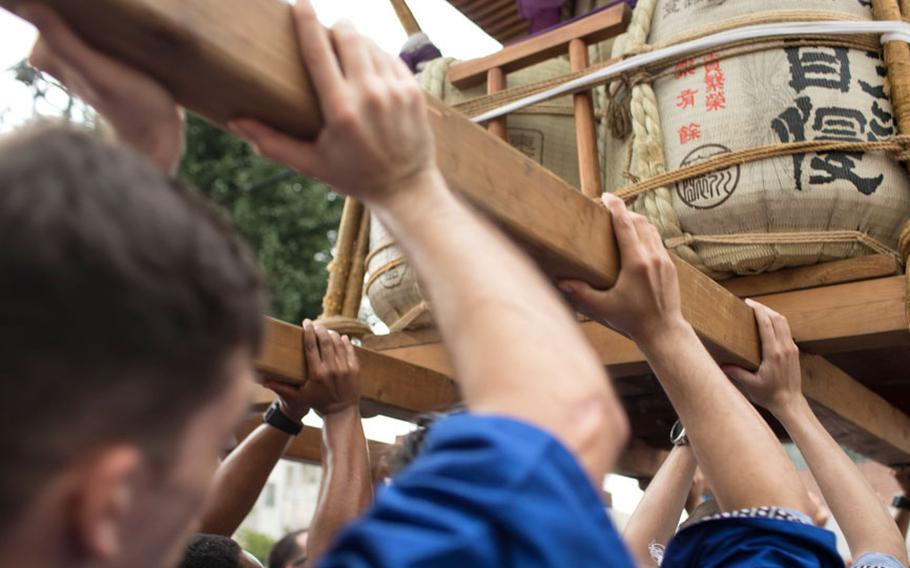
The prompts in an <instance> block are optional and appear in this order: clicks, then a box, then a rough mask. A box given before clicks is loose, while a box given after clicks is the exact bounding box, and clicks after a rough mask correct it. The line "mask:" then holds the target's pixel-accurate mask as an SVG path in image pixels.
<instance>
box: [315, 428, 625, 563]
mask: <svg viewBox="0 0 910 568" xmlns="http://www.w3.org/2000/svg"><path fill="white" fill-rule="evenodd" d="M341 566H344V567H346V568H355V567H361V566H371V567H386V566H388V567H393V566H394V567H396V568H411V567H417V566H426V567H433V568H449V567H451V568H481V567H484V566H490V567H494V566H495V567H500V566H506V567H507V566H521V567H528V568H531V567H536V566H540V567H548V568H559V567H566V568H583V567H588V566H609V567H611V568H624V567H629V568H631V567H633V566H634V564H633V562H632V559H631V557H630V556H629V554H628V552H626V549H625V547H624V546H623V544H622V542H621V540H620V538H619V535H618V534H617V533H616V530H615V529H614V528H613V525H612V523H611V522H610V520H609V518H608V517H607V514H606V511H605V510H604V507H603V504H602V500H601V498H600V495H599V494H598V493H597V492H596V491H595V489H594V486H593V485H592V483H591V480H590V479H589V478H588V476H587V474H586V473H585V472H584V471H583V470H582V469H581V467H580V466H579V464H578V461H577V460H576V459H575V457H574V456H573V455H572V454H571V453H569V451H568V450H566V448H565V447H563V446H562V444H560V443H559V442H558V441H557V440H556V439H555V438H554V437H553V436H551V435H549V434H547V433H545V432H543V431H541V430H540V429H538V428H535V427H533V426H530V425H528V424H524V423H522V422H518V421H516V420H513V419H509V418H501V417H493V416H479V415H472V414H460V415H456V416H452V417H450V418H446V419H444V420H442V421H440V422H439V423H437V424H435V425H434V426H433V427H432V428H431V429H430V432H429V434H428V436H427V440H426V445H425V447H424V449H423V451H422V453H421V455H420V457H419V458H418V459H417V460H415V462H414V463H413V464H411V466H410V467H409V468H407V469H406V470H405V471H403V472H402V473H401V474H400V475H398V477H396V478H395V480H394V482H393V483H392V485H390V486H389V487H386V488H385V489H383V490H382V491H381V492H380V493H379V495H378V496H377V498H376V502H375V504H374V505H373V507H372V508H371V509H370V510H369V511H368V512H367V514H366V516H365V517H364V518H363V519H361V520H359V521H357V522H356V523H354V524H353V525H351V526H350V527H348V528H347V529H345V530H344V531H343V532H342V533H341V535H340V536H339V538H338V540H337V542H336V543H335V546H334V547H333V549H332V551H331V552H330V553H329V554H328V555H327V557H326V558H325V559H324V560H323V561H322V563H321V567H322V568H335V567H341Z"/></svg>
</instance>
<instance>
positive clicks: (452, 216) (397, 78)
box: [234, 1, 627, 483]
mask: <svg viewBox="0 0 910 568" xmlns="http://www.w3.org/2000/svg"><path fill="white" fill-rule="evenodd" d="M294 13H295V17H296V22H297V28H298V34H299V37H300V43H301V53H302V54H303V58H304V60H305V62H306V64H307V67H308V69H309V71H310V74H311V76H312V78H313V82H314V84H315V86H316V89H317V90H318V92H319V94H320V100H321V104H322V109H323V114H324V117H325V123H326V126H325V128H324V130H323V131H322V133H321V134H320V136H319V138H318V139H317V140H316V141H315V142H313V143H310V142H300V141H296V140H292V139H289V138H288V137H286V136H284V135H282V134H280V133H278V132H275V131H273V130H271V129H269V128H267V127H265V126H263V125H260V124H257V123H253V122H248V121H237V122H236V123H235V125H234V126H235V127H236V131H237V132H238V133H240V134H241V135H243V136H245V137H246V138H248V139H250V140H251V141H252V142H253V144H254V145H255V146H257V147H258V148H259V150H260V151H261V153H262V154H263V155H265V156H268V157H271V158H273V159H275V160H278V161H281V162H284V163H286V164H288V165H291V166H293V167H295V168H296V169H298V170H299V171H301V172H302V173H304V174H306V175H310V176H314V177H318V178H320V179H322V180H323V181H325V182H327V183H329V184H330V185H332V186H333V187H335V188H337V189H338V190H339V191H342V192H344V193H347V194H349V195H353V196H354V197H357V198H358V199H360V200H362V201H363V202H365V203H366V204H367V205H368V206H369V207H370V209H371V210H372V211H373V212H374V213H375V214H376V215H377V216H378V217H379V219H380V220H381V221H382V222H383V223H384V224H385V225H386V226H387V227H388V229H389V230H390V232H391V233H392V234H393V235H394V236H395V238H396V239H397V242H398V243H399V244H400V245H401V246H402V248H403V249H404V250H405V253H406V254H407V257H408V260H409V262H410V263H411V264H412V266H413V267H414V268H415V269H416V270H417V272H418V274H419V275H420V277H421V281H422V283H423V284H424V290H425V291H427V292H428V295H429V296H430V298H431V300H432V304H433V311H434V315H435V318H436V322H437V324H438V327H439V329H440V331H441V333H442V336H443V338H444V340H445V342H446V344H447V346H448V348H449V351H450V353H451V355H452V359H453V365H454V368H455V374H456V376H457V378H458V382H459V384H460V386H461V390H462V394H463V396H464V400H465V401H466V404H467V406H468V408H470V409H471V410H473V411H476V412H484V413H496V414H502V415H507V416H511V417H515V418H519V419H522V420H524V421H526V422H529V423H532V424H536V425H537V426H539V427H541V428H543V429H544V430H547V431H549V432H551V433H553V434H554V435H556V437H558V438H559V439H561V440H562V442H563V443H565V444H566V445H567V446H568V447H569V448H570V449H571V450H572V451H573V452H574V453H575V454H576V455H577V456H578V457H579V458H580V461H581V463H582V464H583V466H584V467H585V468H586V470H587V472H588V474H589V475H590V476H591V479H592V480H596V481H595V483H599V482H600V479H601V478H602V476H603V475H604V474H605V473H606V472H607V471H608V469H609V467H610V466H611V465H612V463H613V462H614V460H615V457H616V456H617V454H618V452H619V450H620V448H621V447H622V445H623V443H624V441H625V437H626V431H627V423H626V421H625V418H624V416H623V414H622V410H621V407H620V405H619V403H618V401H617V399H616V397H615V395H614V393H613V392H612V390H611V387H610V386H609V383H608V381H607V376H606V373H605V371H604V369H603V367H602V366H601V365H600V363H599V362H598V359H597V357H596V356H595V354H594V352H593V350H592V349H591V347H590V346H589V345H588V344H587V342H586V341H585V339H584V337H583V335H582V334H581V332H580V330H579V329H578V326H577V325H576V323H575V320H574V318H573V317H572V315H571V313H570V312H569V311H568V310H567V309H566V307H565V306H564V305H563V304H562V302H560V300H559V298H558V296H557V295H556V293H555V291H554V290H553V289H552V288H551V286H550V285H549V284H548V283H547V281H546V280H545V279H544V277H543V276H542V274H541V273H540V272H539V271H538V269H537V268H536V267H535V266H534V265H533V264H532V263H531V262H530V260H529V259H528V258H527V257H526V256H525V255H524V254H523V253H522V252H521V251H519V250H518V249H517V248H516V247H515V246H514V245H513V244H512V243H511V242H509V241H508V240H507V239H506V238H505V237H503V236H502V235H501V234H500V233H499V232H498V231H496V230H494V229H493V227H492V226H491V225H490V224H489V223H488V222H486V221H484V220H481V219H480V218H478V217H477V216H476V215H475V214H474V213H473V212H471V211H470V210H469V209H468V208H467V207H466V206H465V205H464V204H463V203H462V202H461V201H459V199H458V198H456V196H455V195H453V194H452V193H451V192H450V191H449V189H448V188H447V187H446V183H445V181H444V180H443V178H442V175H441V174H440V172H439V170H438V169H437V167H436V163H435V157H434V156H435V152H434V141H433V137H432V133H431V131H430V128H429V124H428V121H427V118H426V113H427V109H426V102H425V98H424V94H423V93H422V92H421V91H420V89H419V88H418V86H417V84H416V82H415V81H414V78H413V77H412V76H411V74H410V72H409V71H408V69H407V68H406V67H404V65H403V64H402V63H401V62H400V61H399V60H398V59H397V58H395V57H392V56H391V55H388V54H385V53H383V52H381V51H380V50H379V49H378V48H376V47H375V46H373V45H372V44H371V43H369V42H368V41H367V40H364V39H363V38H361V37H359V36H357V35H356V34H355V33H354V32H353V30H352V29H351V28H350V26H348V25H340V26H338V27H336V28H335V30H334V31H333V33H334V38H331V39H330V37H329V36H328V34H327V32H326V31H325V30H324V29H323V28H322V26H320V25H319V23H318V22H317V20H316V16H315V14H314V12H313V10H312V7H311V6H310V5H309V4H308V3H307V2H305V1H301V2H298V3H297V6H296V8H295V12H294ZM332 40H334V41H332ZM333 43H334V46H335V49H336V50H337V53H338V58H337V59H336V57H335V55H334V53H333V48H332V45H333ZM529 189H533V188H529Z"/></svg>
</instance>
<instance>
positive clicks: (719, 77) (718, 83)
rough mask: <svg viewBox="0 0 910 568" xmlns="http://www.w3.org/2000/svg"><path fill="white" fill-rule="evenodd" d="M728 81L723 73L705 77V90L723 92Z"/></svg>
mask: <svg viewBox="0 0 910 568" xmlns="http://www.w3.org/2000/svg"><path fill="white" fill-rule="evenodd" d="M726 80H727V79H726V77H724V74H723V73H713V74H711V75H705V88H706V89H707V90H708V91H715V92H716V91H723V90H724V83H725V82H726Z"/></svg>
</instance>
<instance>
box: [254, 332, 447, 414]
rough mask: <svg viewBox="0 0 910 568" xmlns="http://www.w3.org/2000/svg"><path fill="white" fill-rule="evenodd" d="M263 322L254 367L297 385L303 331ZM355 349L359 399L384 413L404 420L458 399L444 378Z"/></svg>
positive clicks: (301, 364) (300, 374)
mask: <svg viewBox="0 0 910 568" xmlns="http://www.w3.org/2000/svg"><path fill="white" fill-rule="evenodd" d="M266 323H267V330H266V341H265V346H264V348H263V351H262V353H261V354H260V355H259V357H258V358H257V360H256V367H257V368H258V369H259V371H260V372H261V373H263V375H265V376H269V377H274V378H277V379H279V380H283V381H287V382H297V383H299V382H301V381H302V380H303V378H304V376H305V370H304V360H303V329H302V328H300V327H299V326H295V325H291V324H288V323H284V322H280V321H278V320H275V319H271V318H267V320H266ZM356 349H357V357H358V358H359V360H360V366H361V369H362V371H361V379H362V382H361V389H362V395H363V398H364V400H365V401H366V402H367V403H369V404H372V405H375V406H376V407H377V408H380V409H382V411H383V413H384V414H388V415H389V416H396V417H405V418H406V417H409V416H411V415H413V414H415V413H423V412H429V411H433V410H442V409H446V408H448V407H449V406H451V405H452V404H453V403H454V402H455V401H457V400H458V397H459V395H458V389H457V387H456V385H455V383H454V382H452V380H451V379H449V378H448V377H446V376H444V375H441V374H439V373H437V372H435V371H432V370H430V369H427V368H424V367H418V366H416V365H412V364H409V363H406V362H403V361H400V360H398V359H395V358H394V357H389V356H388V355H383V354H381V353H376V352H373V351H370V350H369V349H363V348H360V347H358V348H356Z"/></svg>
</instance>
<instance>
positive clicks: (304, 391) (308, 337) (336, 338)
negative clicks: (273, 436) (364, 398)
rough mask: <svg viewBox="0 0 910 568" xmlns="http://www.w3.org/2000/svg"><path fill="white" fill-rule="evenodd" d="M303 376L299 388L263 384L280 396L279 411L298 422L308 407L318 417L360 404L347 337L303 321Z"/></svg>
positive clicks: (357, 377)
mask: <svg viewBox="0 0 910 568" xmlns="http://www.w3.org/2000/svg"><path fill="white" fill-rule="evenodd" d="M303 355H304V358H305V360H306V368H307V375H306V380H305V381H304V383H303V384H302V385H299V386H294V385H288V384H285V383H278V382H275V381H265V382H264V383H263V384H264V385H265V386H266V387H268V388H270V389H272V390H273V391H275V393H276V394H278V396H279V397H280V404H281V411H282V412H284V413H285V414H286V415H287V416H288V418H291V419H294V420H299V419H302V418H303V416H304V415H306V413H307V412H308V411H309V409H310V408H312V409H313V410H315V411H316V412H318V413H319V415H320V416H323V417H325V416H327V415H330V414H337V413H339V412H341V411H343V410H346V409H348V408H351V407H355V406H356V405H357V404H358V403H359V402H360V364H359V362H358V361H357V354H356V353H355V352H354V346H353V345H352V344H351V340H350V339H348V337H347V336H340V335H338V333H336V332H334V331H329V330H327V329H326V328H324V327H322V326H316V325H313V322H311V321H310V320H306V321H304V322H303Z"/></svg>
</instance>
